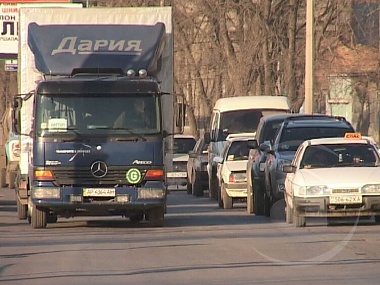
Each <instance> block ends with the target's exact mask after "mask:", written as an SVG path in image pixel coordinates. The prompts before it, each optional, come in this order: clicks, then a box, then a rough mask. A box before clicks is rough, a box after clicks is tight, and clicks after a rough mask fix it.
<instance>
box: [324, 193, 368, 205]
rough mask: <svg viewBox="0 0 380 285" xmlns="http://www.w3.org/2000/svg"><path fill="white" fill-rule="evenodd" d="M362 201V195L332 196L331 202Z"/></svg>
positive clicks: (357, 202) (350, 202) (354, 202)
mask: <svg viewBox="0 0 380 285" xmlns="http://www.w3.org/2000/svg"><path fill="white" fill-rule="evenodd" d="M360 203H362V196H361V195H348V196H330V204H360Z"/></svg>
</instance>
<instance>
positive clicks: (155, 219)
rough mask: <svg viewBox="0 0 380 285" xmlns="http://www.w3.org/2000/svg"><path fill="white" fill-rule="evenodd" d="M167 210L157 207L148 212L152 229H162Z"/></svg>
mask: <svg viewBox="0 0 380 285" xmlns="http://www.w3.org/2000/svg"><path fill="white" fill-rule="evenodd" d="M164 214H165V208H164V207H163V206H162V207H156V208H152V209H149V210H148V221H149V225H150V226H151V227H162V226H163V225H164Z"/></svg>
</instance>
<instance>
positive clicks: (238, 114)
mask: <svg viewBox="0 0 380 285" xmlns="http://www.w3.org/2000/svg"><path fill="white" fill-rule="evenodd" d="M285 112H286V110H279V109H267V110H263V109H249V110H236V111H228V112H223V113H222V114H221V118H220V129H221V130H223V132H224V133H228V134H237V133H254V132H256V130H257V126H258V124H259V122H260V118H261V117H264V116H268V115H274V114H283V113H285Z"/></svg>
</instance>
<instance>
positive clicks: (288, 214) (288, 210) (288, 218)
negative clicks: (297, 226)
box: [285, 202, 293, 224]
mask: <svg viewBox="0 0 380 285" xmlns="http://www.w3.org/2000/svg"><path fill="white" fill-rule="evenodd" d="M285 220H286V222H287V223H288V224H293V210H292V209H291V208H290V207H289V205H288V204H286V202H285Z"/></svg>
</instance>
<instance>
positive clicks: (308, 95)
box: [304, 0, 314, 114]
mask: <svg viewBox="0 0 380 285" xmlns="http://www.w3.org/2000/svg"><path fill="white" fill-rule="evenodd" d="M305 55H306V59H305V102H304V104H305V114H312V113H313V93H314V0H307V2H306V53H305Z"/></svg>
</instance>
